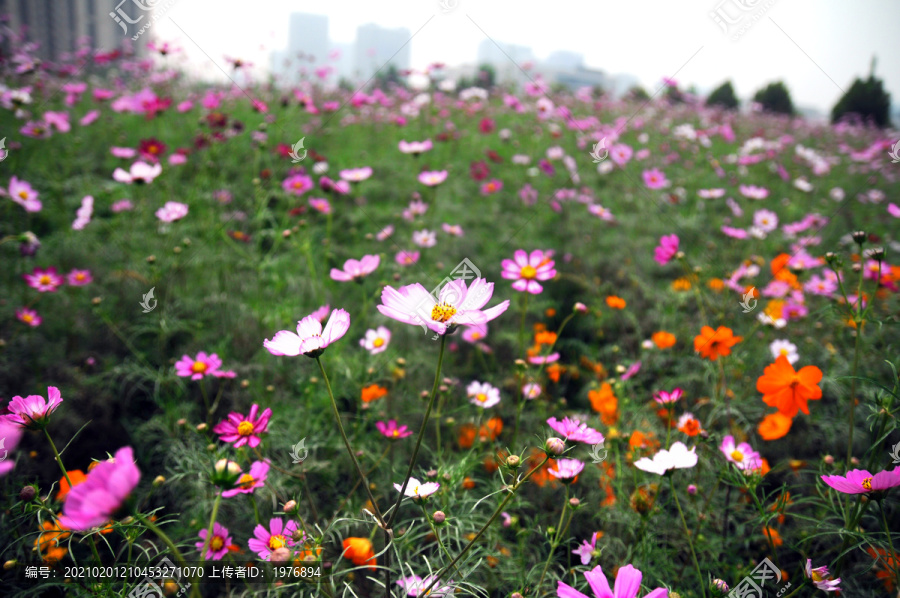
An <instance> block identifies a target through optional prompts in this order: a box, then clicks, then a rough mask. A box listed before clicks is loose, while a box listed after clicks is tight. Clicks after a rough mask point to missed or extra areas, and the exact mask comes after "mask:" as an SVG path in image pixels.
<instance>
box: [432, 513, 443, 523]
mask: <svg viewBox="0 0 900 598" xmlns="http://www.w3.org/2000/svg"><path fill="white" fill-rule="evenodd" d="M431 518H432V519H434V522H435V523H443V522H444V520H446V519H447V516H446V515H445V514H444V512H443V511H435V512H434V515H432V516H431Z"/></svg>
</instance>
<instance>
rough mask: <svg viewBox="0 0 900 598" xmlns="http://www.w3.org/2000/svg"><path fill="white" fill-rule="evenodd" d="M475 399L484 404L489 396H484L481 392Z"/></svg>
mask: <svg viewBox="0 0 900 598" xmlns="http://www.w3.org/2000/svg"><path fill="white" fill-rule="evenodd" d="M475 398H476V399H478V402H479V403H484V402H485V401H487V399H488V397H487V395H486V394H484V393H483V392H480V393H478V394H477V395H475Z"/></svg>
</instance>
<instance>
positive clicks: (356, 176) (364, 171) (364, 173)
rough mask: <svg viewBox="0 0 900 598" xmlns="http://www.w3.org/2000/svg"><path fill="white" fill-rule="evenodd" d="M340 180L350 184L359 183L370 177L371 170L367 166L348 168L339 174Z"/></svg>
mask: <svg viewBox="0 0 900 598" xmlns="http://www.w3.org/2000/svg"><path fill="white" fill-rule="evenodd" d="M340 175H341V178H342V179H344V180H345V181H349V182H351V183H360V182H362V181H364V180H366V179H368V178H369V177H370V176H372V169H371V168H369V167H368V166H364V167H362V168H348V169H347V170H342V171H341V172H340Z"/></svg>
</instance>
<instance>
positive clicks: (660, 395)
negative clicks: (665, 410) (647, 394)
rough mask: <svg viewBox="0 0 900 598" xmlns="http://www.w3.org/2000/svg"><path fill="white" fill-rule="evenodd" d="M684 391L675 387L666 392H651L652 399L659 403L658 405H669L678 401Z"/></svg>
mask: <svg viewBox="0 0 900 598" xmlns="http://www.w3.org/2000/svg"><path fill="white" fill-rule="evenodd" d="M683 394H684V391H683V390H681V389H680V388H676V389H675V390H673V391H672V392H666V391H665V390H660V391H658V392H655V393H653V400H654V401H656V402H657V403H659V404H660V405H670V404H672V403H676V402H678V400H680V399H681V397H682V395H683Z"/></svg>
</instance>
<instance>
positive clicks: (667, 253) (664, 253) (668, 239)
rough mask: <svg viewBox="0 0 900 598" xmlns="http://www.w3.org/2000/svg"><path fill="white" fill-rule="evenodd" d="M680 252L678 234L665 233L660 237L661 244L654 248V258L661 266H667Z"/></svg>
mask: <svg viewBox="0 0 900 598" xmlns="http://www.w3.org/2000/svg"><path fill="white" fill-rule="evenodd" d="M676 253H678V235H664V236H662V237H660V238H659V245H658V246H657V247H656V249H654V250H653V259H654V260H656V263H657V264H659V265H660V266H665V265H666V264H668V263H669V261H670V260H671V259H672V258H673V257H675V254H676Z"/></svg>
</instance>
